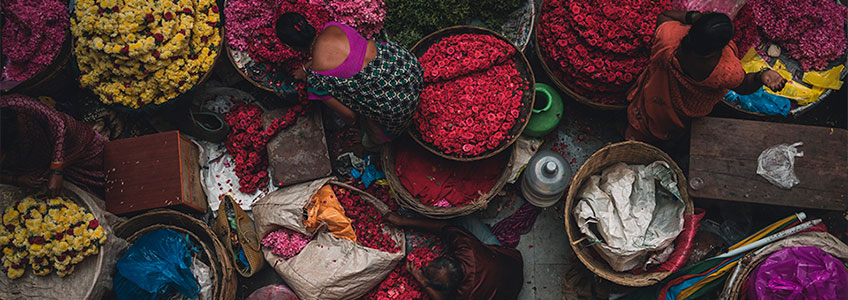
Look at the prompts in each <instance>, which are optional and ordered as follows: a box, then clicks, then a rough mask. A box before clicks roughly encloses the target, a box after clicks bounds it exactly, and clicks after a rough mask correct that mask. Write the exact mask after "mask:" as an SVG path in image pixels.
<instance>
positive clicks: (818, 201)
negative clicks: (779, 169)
mask: <svg viewBox="0 0 848 300" xmlns="http://www.w3.org/2000/svg"><path fill="white" fill-rule="evenodd" d="M799 141H800V142H804V145H803V146H800V147H799V148H798V149H799V150H800V151H803V152H804V156H803V157H798V158H796V160H795V174H796V176H797V177H798V179H799V180H800V181H801V183H800V184H798V185H796V186H794V187H793V188H792V189H791V190H783V189H780V188H778V187H776V186H774V185H772V184H771V183H769V182H768V181H767V180H766V179H765V178H763V177H762V176H760V175H757V174H756V170H757V158H758V157H759V155H760V153H761V152H762V151H763V150H765V149H766V148H768V147H771V146H773V145H777V144H792V143H795V142H799ZM689 178H690V180H692V179H694V178H701V179H702V180H703V181H704V186H703V187H702V188H699V189H698V190H693V189H691V188H690V193H691V195H692V196H693V197H699V198H710V199H721V200H731V201H742V202H755V203H763V204H773V205H783V206H796V207H807V208H820V209H833V210H844V209H846V208H848V199H847V198H846V194H848V131H846V130H844V129H832V128H827V127H814V126H804V125H794V124H778V123H767V122H756V121H745V120H735V119H722V118H702V119H697V120H694V121H693V122H692V141H691V151H690V164H689Z"/></svg>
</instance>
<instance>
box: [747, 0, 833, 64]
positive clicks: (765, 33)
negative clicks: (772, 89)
mask: <svg viewBox="0 0 848 300" xmlns="http://www.w3.org/2000/svg"><path fill="white" fill-rule="evenodd" d="M746 10H750V12H747V11H746ZM746 18H750V19H746ZM846 18H848V8H846V7H845V6H843V5H840V4H838V3H836V2H835V1H830V0H750V1H748V3H747V4H746V5H745V7H743V8H742V11H740V13H739V16H737V20H736V22H734V23H736V24H737V26H738V25H741V24H743V23H749V24H750V23H755V24H756V25H757V28H758V29H759V33H760V34H761V35H762V37H764V38H765V39H768V40H769V41H771V42H773V43H775V44H776V45H778V46H780V48H781V49H783V50H785V51H786V53H787V54H788V55H789V56H790V57H792V58H794V59H796V60H798V62H799V63H800V64H801V68H802V69H804V71H808V70H811V69H814V70H823V69H825V68H827V65H828V63H829V62H831V61H833V60H835V59H837V58H839V57H841V56H842V54H843V53H844V52H845V48H846V45H848V40H846V36H845V20H846ZM742 29H745V30H746V31H747V32H750V30H749V29H746V28H744V27H743V28H742ZM751 35H752V33H748V34H744V35H738V36H737V37H738V39H739V40H737V42H739V44H740V45H739V46H740V47H742V46H748V47H750V46H752V45H755V44H754V42H756V39H754V38H752V37H751ZM745 49H747V47H745V48H740V52H742V53H744V52H745Z"/></svg>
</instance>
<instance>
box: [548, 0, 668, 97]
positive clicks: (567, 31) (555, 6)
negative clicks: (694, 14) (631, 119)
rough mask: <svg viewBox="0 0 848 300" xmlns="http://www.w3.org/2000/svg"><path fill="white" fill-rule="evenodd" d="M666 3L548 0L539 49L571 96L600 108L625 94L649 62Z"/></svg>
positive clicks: (656, 0) (661, 0) (662, 0)
mask: <svg viewBox="0 0 848 300" xmlns="http://www.w3.org/2000/svg"><path fill="white" fill-rule="evenodd" d="M668 8H670V0H548V1H545V2H544V4H543V5H542V14H541V20H540V21H539V28H538V31H537V32H538V33H537V38H538V43H539V50H541V53H542V56H543V63H545V64H546V65H547V66H548V68H549V69H550V70H551V72H552V73H553V75H554V76H555V77H556V78H557V79H558V80H559V81H560V82H562V83H563V84H565V85H566V86H568V87H569V88H570V89H571V90H573V91H574V92H575V93H577V94H579V95H582V96H584V97H586V98H588V99H590V100H592V101H595V102H598V103H604V104H624V103H626V99H625V93H626V92H627V90H628V89H629V88H630V86H631V85H632V84H633V82H634V81H635V79H636V78H637V77H638V76H639V74H640V73H642V70H643V69H644V68H645V67H646V66H647V64H648V58H649V56H650V50H651V49H650V46H651V42H652V39H653V35H654V30H655V28H656V20H657V16H658V15H659V14H660V13H662V12H663V11H665V10H666V9H668Z"/></svg>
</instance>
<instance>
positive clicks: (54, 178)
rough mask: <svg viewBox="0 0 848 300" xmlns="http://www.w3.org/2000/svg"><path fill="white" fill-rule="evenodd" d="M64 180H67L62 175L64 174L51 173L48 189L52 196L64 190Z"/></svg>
mask: <svg viewBox="0 0 848 300" xmlns="http://www.w3.org/2000/svg"><path fill="white" fill-rule="evenodd" d="M63 181H65V180H64V178H63V177H62V174H52V175H50V182H48V183H47V189H48V190H49V192H50V193H49V194H50V197H56V196H58V195H59V192H60V191H61V190H62V182H63Z"/></svg>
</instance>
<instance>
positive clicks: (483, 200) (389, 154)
mask: <svg viewBox="0 0 848 300" xmlns="http://www.w3.org/2000/svg"><path fill="white" fill-rule="evenodd" d="M507 151H509V162H508V163H507V165H506V166H505V167H504V171H503V173H502V174H501V176H500V177H499V178H498V181H497V182H496V183H495V186H494V187H492V190H490V191H489V192H487V193H485V194H483V195H480V197H479V198H477V199H475V200H474V201H471V202H470V203H468V204H466V205H464V206H461V207H433V206H429V205H426V204H424V203H421V201H420V200H418V198H415V197H414V196H412V194H410V193H409V191H407V190H406V188H405V187H404V186H403V184H402V183H401V182H400V178H398V177H397V174H396V172H395V150H394V147H393V146H389V147H384V148H383V153H382V156H381V158H382V163H383V171H384V172H385V173H386V180H387V181H388V182H389V186H391V188H392V191H393V192H394V194H395V195H396V196H397V197H396V199H397V200H398V204H400V205H401V206H403V207H405V208H408V209H411V210H413V211H415V212H417V213H419V214H422V215H424V216H427V217H430V218H433V219H450V218H455V217H461V216H465V215H468V214H471V213H473V212H475V211H478V210H483V209H486V207H487V206H488V205H489V201H492V198H494V197H495V195H497V194H498V192H500V191H501V189H503V187H504V185H505V184H506V181H507V180H509V174H510V170H512V160H513V158H514V157H515V147H510V148H509V150H507Z"/></svg>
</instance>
